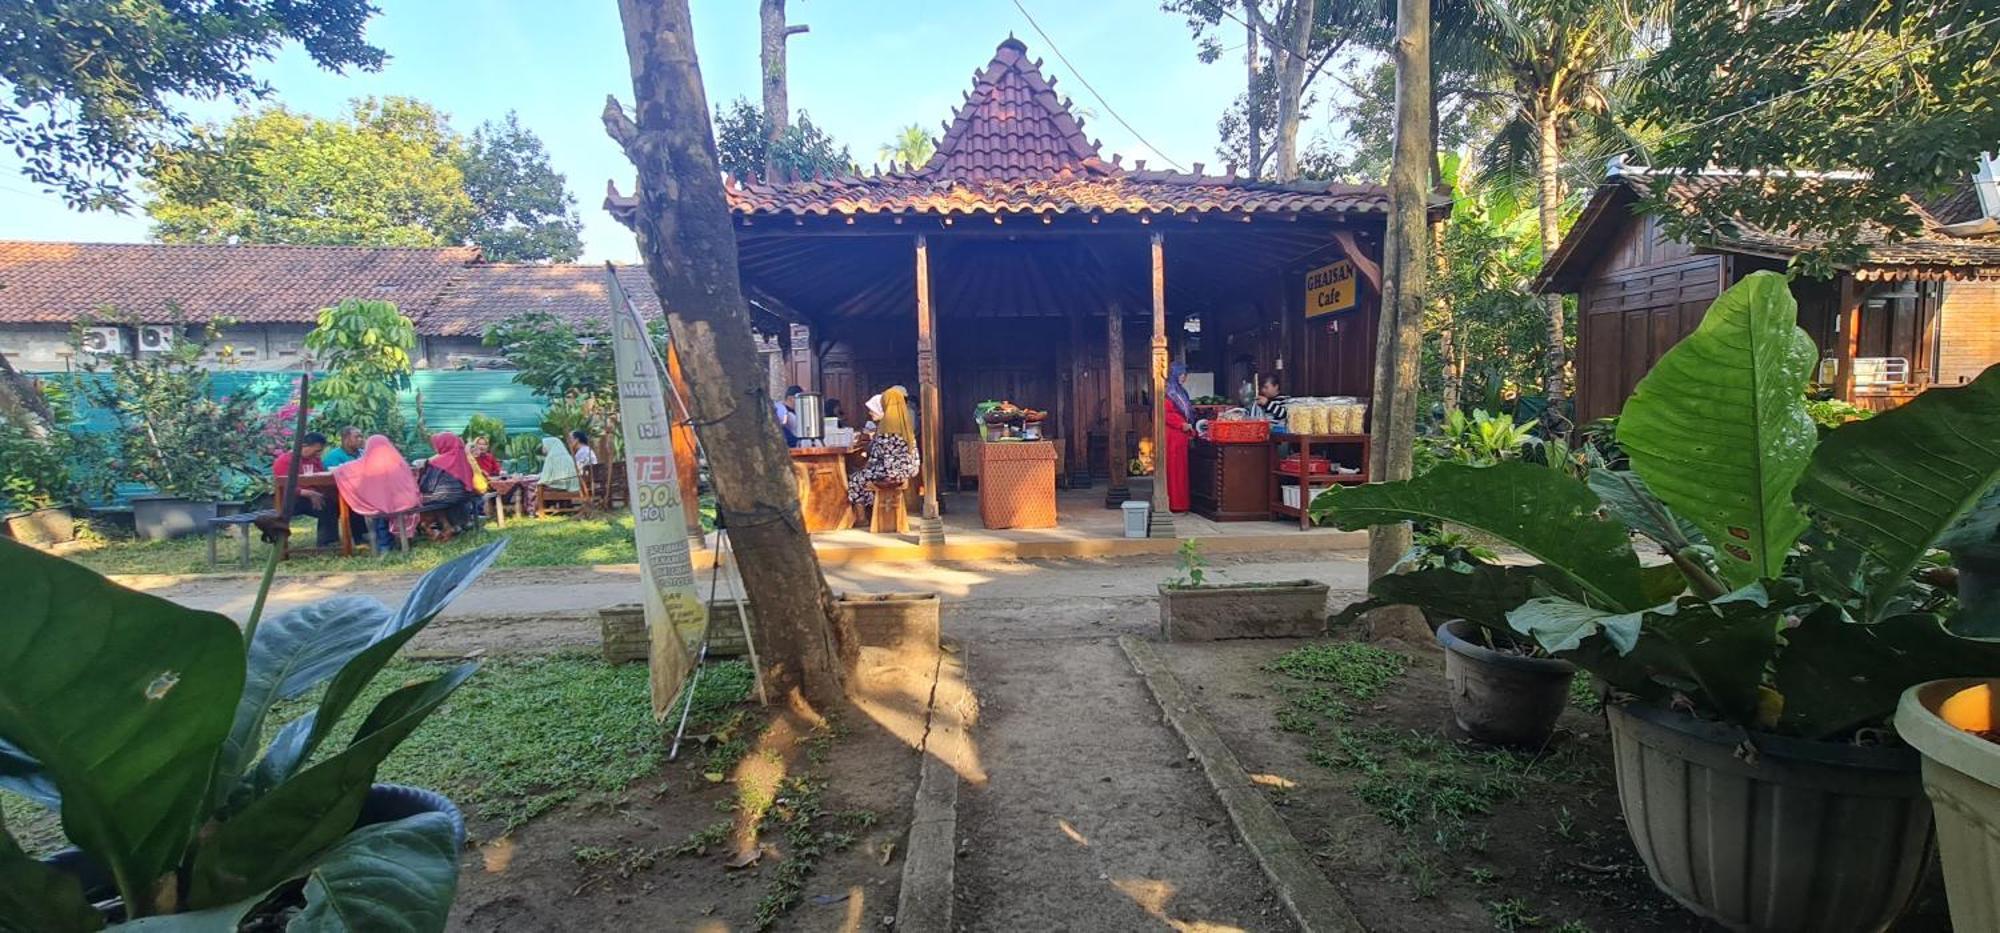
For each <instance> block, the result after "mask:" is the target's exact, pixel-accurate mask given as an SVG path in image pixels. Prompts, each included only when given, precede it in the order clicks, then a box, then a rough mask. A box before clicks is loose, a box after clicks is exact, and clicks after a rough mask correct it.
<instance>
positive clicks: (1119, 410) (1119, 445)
mask: <svg viewBox="0 0 2000 933" xmlns="http://www.w3.org/2000/svg"><path fill="white" fill-rule="evenodd" d="M1104 321H1105V323H1104V433H1105V440H1104V456H1105V459H1106V460H1108V461H1110V462H1109V463H1107V464H1105V465H1106V466H1107V467H1109V468H1110V469H1109V473H1110V477H1111V479H1110V486H1109V487H1108V488H1106V489H1105V491H1104V507H1105V508H1107V509H1115V508H1118V507H1119V506H1122V505H1124V504H1125V500H1127V499H1130V498H1132V490H1130V489H1128V488H1126V486H1125V309H1124V308H1123V307H1120V306H1119V304H1118V302H1117V301H1116V300H1115V299H1114V300H1113V301H1112V302H1111V303H1110V304H1109V305H1107V306H1106V307H1105V309H1104Z"/></svg>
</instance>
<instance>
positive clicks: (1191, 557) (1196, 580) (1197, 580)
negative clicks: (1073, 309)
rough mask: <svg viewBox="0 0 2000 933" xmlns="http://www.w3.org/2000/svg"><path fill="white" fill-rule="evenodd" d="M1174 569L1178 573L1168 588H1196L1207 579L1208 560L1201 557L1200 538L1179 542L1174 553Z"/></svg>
mask: <svg viewBox="0 0 2000 933" xmlns="http://www.w3.org/2000/svg"><path fill="white" fill-rule="evenodd" d="M1174 567H1175V569H1176V570H1177V571H1178V573H1176V574H1175V575H1174V578H1173V580H1171V581H1169V582H1168V584H1167V585H1168V586H1178V587H1197V586H1200V585H1201V584H1202V581H1203V580H1205V579H1207V578H1208V570H1207V567H1208V558H1206V557H1204V556H1202V553H1201V539H1200V538H1188V539H1186V540H1184V541H1182V542H1181V546H1180V549H1179V550H1176V551H1175V552H1174Z"/></svg>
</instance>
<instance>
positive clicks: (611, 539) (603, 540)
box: [62, 512, 638, 575]
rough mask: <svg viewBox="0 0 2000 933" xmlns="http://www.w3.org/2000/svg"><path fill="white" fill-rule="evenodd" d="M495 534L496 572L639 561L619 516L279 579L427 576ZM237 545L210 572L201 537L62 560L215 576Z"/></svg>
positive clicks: (306, 558)
mask: <svg viewBox="0 0 2000 933" xmlns="http://www.w3.org/2000/svg"><path fill="white" fill-rule="evenodd" d="M495 535H506V536H507V537H508V538H510V539H512V540H511V542H510V543H509V544H508V545H507V552H506V553H505V554H502V555H500V561H499V563H498V564H496V565H495V566H499V567H556V566H566V565H572V564H629V563H632V562H633V561H636V560H637V559H638V558H637V556H636V555H635V554H634V550H633V546H632V516H631V515H630V514H628V513H625V512H618V513H616V514H613V515H609V516H594V517H589V518H584V517H578V516H552V517H548V518H524V519H515V520H513V521H509V522H508V523H507V527H506V528H505V529H501V528H498V527H496V526H493V525H490V524H489V525H488V526H487V531H486V532H485V533H482V534H472V535H461V536H459V537H457V538H455V539H453V540H451V541H447V542H445V543H443V544H434V543H431V542H425V541H417V542H412V543H411V546H410V551H409V553H408V554H407V555H405V554H403V553H402V552H399V551H390V552H389V553H388V554H387V555H386V556H384V557H380V558H377V557H375V556H374V555H372V554H369V553H368V549H367V545H366V544H365V543H361V542H357V543H356V548H355V552H354V556H353V557H342V556H340V553H339V552H338V551H337V550H335V551H332V552H329V553H325V554H313V555H304V554H301V555H296V556H294V557H293V558H292V559H291V560H288V561H285V562H284V563H282V564H279V565H278V573H279V574H280V575H284V574H305V573H334V572H341V571H353V570H417V571H421V570H429V569H431V568H433V567H436V566H438V565H439V564H442V563H444V562H445V561H448V560H451V559H452V558H454V557H457V556H459V555H460V554H463V553H465V552H466V551H469V550H472V549H473V548H476V547H479V546H480V545H482V544H485V543H486V542H488V541H491V540H493V536H495ZM292 540H293V541H295V542H307V543H310V542H311V541H312V540H313V521H312V520H311V519H303V520H301V521H299V522H296V523H294V525H293V532H292ZM238 547H239V545H237V543H236V542H235V540H234V539H233V538H231V537H225V538H223V539H221V540H219V541H218V542H217V543H216V553H217V556H218V558H219V564H218V566H217V568H216V571H210V570H209V567H208V544H207V542H206V541H205V540H204V539H202V538H201V537H199V536H196V537H190V538H182V539H180V540H178V541H135V540H101V541H95V542H88V543H84V544H80V545H79V546H77V547H75V548H74V549H71V550H66V551H64V552H63V554H62V556H63V557H66V558H68V559H70V560H73V561H76V562H77V563H79V564H82V565H84V566H85V567H89V568H90V569H92V570H95V571H97V572H98V573H107V574H109V573H210V572H229V571H237V570H240V569H242V568H241V567H240V566H239V565H238V564H237V562H236V560H235V556H236V554H237V553H239V552H238V550H237V548H238ZM263 559H264V545H263V543H262V542H257V541H254V540H253V541H252V543H251V547H250V562H251V569H252V570H253V571H254V570H261V569H262V568H263V563H262V561H263Z"/></svg>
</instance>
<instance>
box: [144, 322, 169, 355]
mask: <svg viewBox="0 0 2000 933" xmlns="http://www.w3.org/2000/svg"><path fill="white" fill-rule="evenodd" d="M177 336H178V335H176V334H175V333H174V327H173V325H171V324H146V325H142V326H141V327H140V328H139V352H140V353H165V352H166V351H168V350H171V349H173V348H174V340H175V338H176V337H177Z"/></svg>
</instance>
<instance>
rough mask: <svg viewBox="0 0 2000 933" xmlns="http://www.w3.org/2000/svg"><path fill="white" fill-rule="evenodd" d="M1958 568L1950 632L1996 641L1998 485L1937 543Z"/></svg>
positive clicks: (1999, 629)
mask: <svg viewBox="0 0 2000 933" xmlns="http://www.w3.org/2000/svg"><path fill="white" fill-rule="evenodd" d="M1938 546H1939V547H1941V548H1944V549H1945V550H1947V551H1950V552H1951V559H1952V561H1953V562H1954V563H1956V564H1957V566H1958V614H1957V616H1955V617H1954V618H1953V619H1952V620H1951V630H1952V631H1954V632H1957V633H1958V634H1960V635H1964V636H1966V637H1968V638H2000V485H1996V486H1994V487H1993V488H1992V489H1988V490H1987V491H1986V497H1985V498H1984V499H1982V500H1980V503H1979V504H1978V505H1976V506H1974V507H1973V509H1972V511H1971V512H1970V513H1969V514H1967V515H1966V516H1965V517H1964V518H1962V519H1959V521H1958V524H1956V525H1953V526H1952V527H1951V529H1950V530H1948V531H1946V532H1945V534H1944V536H1943V537H1941V538H1939V539H1938Z"/></svg>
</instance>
